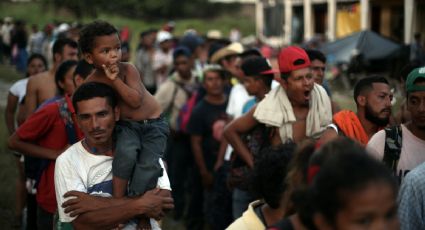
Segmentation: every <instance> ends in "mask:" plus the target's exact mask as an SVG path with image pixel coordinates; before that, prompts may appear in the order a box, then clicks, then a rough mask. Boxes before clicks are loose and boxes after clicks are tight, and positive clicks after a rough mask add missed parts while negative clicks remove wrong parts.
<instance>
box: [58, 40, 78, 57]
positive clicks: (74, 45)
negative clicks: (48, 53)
mask: <svg viewBox="0 0 425 230" xmlns="http://www.w3.org/2000/svg"><path fill="white" fill-rule="evenodd" d="M65 46H71V47H72V48H75V49H77V48H78V43H77V42H76V41H74V40H72V39H69V38H59V39H58V40H56V41H55V43H54V44H53V49H52V52H53V55H55V54H62V52H63V48H64V47H65Z"/></svg>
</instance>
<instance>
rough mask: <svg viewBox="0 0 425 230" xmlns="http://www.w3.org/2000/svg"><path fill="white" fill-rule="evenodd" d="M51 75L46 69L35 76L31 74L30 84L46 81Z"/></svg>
mask: <svg viewBox="0 0 425 230" xmlns="http://www.w3.org/2000/svg"><path fill="white" fill-rule="evenodd" d="M49 76H50V74H49V71H44V72H41V73H38V74H36V75H34V76H31V77H30V78H29V79H28V84H32V85H36V84H39V83H41V82H44V81H46V80H47V79H48V78H49Z"/></svg>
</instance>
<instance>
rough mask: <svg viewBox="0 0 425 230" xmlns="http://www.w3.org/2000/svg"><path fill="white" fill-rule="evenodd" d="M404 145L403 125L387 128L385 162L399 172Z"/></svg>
mask: <svg viewBox="0 0 425 230" xmlns="http://www.w3.org/2000/svg"><path fill="white" fill-rule="evenodd" d="M401 147H402V132H401V126H400V125H396V126H392V127H388V128H385V149H384V159H383V162H384V163H385V165H387V166H388V167H389V168H390V169H391V170H392V171H393V172H397V165H398V161H399V160H400V154H401Z"/></svg>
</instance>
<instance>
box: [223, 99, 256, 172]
mask: <svg viewBox="0 0 425 230" xmlns="http://www.w3.org/2000/svg"><path fill="white" fill-rule="evenodd" d="M255 109H256V106H255V107H253V108H252V109H251V110H250V111H249V112H248V113H246V114H244V115H242V116H241V117H239V118H237V119H235V120H233V121H232V122H230V124H228V125H227V126H226V127H225V128H224V137H225V138H226V140H227V141H228V142H229V143H230V145H232V147H233V149H234V150H235V152H236V153H237V154H238V155H239V156H240V157H241V158H242V160H243V161H244V162H245V163H246V164H247V165H248V166H249V167H250V168H253V167H254V159H253V157H252V154H251V153H250V152H249V149H248V148H247V147H246V145H245V143H244V142H243V141H242V139H241V137H240V135H241V134H243V133H246V132H248V131H249V130H251V129H252V128H254V127H255V125H257V124H258V121H257V120H255V118H254V116H253V114H254V112H255Z"/></svg>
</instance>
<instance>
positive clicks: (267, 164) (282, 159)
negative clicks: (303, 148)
mask: <svg viewBox="0 0 425 230" xmlns="http://www.w3.org/2000/svg"><path fill="white" fill-rule="evenodd" d="M294 149H295V144H293V143H289V144H285V145H281V146H280V147H279V148H277V149H276V148H272V147H268V148H265V149H264V150H262V151H261V154H260V157H259V159H258V160H256V162H255V165H254V170H253V172H252V175H251V178H250V179H251V183H250V185H251V188H250V189H251V191H252V192H253V193H254V194H255V195H256V196H258V197H259V198H263V199H264V201H265V202H266V203H267V204H268V205H269V206H270V207H271V208H273V209H276V208H279V206H280V201H281V199H282V196H283V193H284V192H285V190H286V187H287V186H286V183H285V177H286V173H287V168H288V165H289V161H290V160H291V157H292V154H293V152H294Z"/></svg>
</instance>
